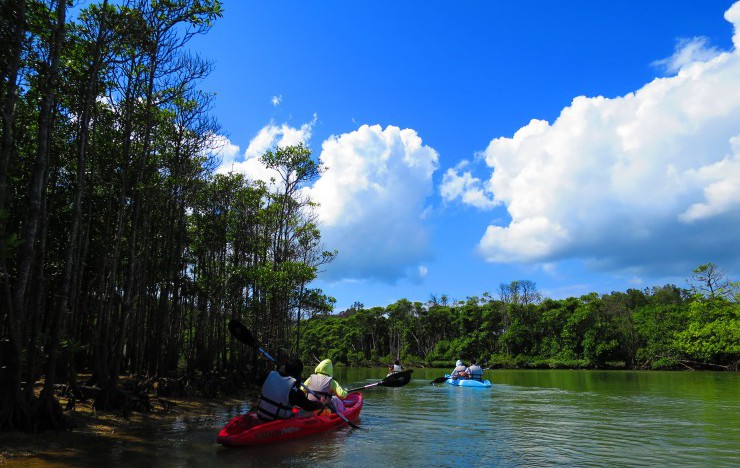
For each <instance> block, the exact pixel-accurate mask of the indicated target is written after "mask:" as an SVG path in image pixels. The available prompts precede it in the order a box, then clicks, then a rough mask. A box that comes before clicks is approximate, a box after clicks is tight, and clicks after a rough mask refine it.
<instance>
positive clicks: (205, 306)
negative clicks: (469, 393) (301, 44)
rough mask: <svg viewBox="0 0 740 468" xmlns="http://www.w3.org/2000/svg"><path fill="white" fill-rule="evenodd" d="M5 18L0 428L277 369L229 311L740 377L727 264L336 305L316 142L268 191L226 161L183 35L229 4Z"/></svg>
mask: <svg viewBox="0 0 740 468" xmlns="http://www.w3.org/2000/svg"><path fill="white" fill-rule="evenodd" d="M0 9H1V11H0V76H1V79H0V94H1V95H2V102H1V106H2V112H1V113H2V130H1V133H0V138H1V144H0V430H16V429H18V430H25V431H40V430H44V429H48V428H54V429H59V428H64V427H66V422H65V417H64V413H63V409H62V408H61V405H60V403H59V399H58V396H59V395H60V393H61V392H66V394H67V396H69V397H72V398H73V399H77V400H83V401H84V400H88V401H92V402H93V403H92V404H94V406H95V408H97V409H100V410H121V409H132V408H133V409H138V408H141V409H146V408H147V398H148V396H149V394H150V393H156V394H157V395H163V396H166V395H167V394H175V393H179V394H201V395H206V396H216V395H220V394H224V393H228V392H230V391H235V390H238V389H242V388H243V387H244V385H245V384H246V383H248V382H253V381H254V380H255V378H256V376H258V375H259V374H261V373H263V372H264V369H265V368H266V367H267V366H268V363H266V362H265V361H264V360H260V359H259V356H258V354H257V353H255V352H254V350H252V349H249V348H248V347H245V346H243V345H241V344H240V343H239V342H238V341H236V340H235V339H234V338H233V337H232V336H231V335H230V334H229V332H228V329H227V324H228V322H229V320H231V319H238V320H239V321H241V322H242V323H244V324H245V325H246V326H247V327H248V328H249V329H250V330H251V331H252V333H253V334H254V335H255V337H256V338H257V339H258V340H259V342H261V343H267V344H269V349H270V352H271V353H273V354H274V355H276V357H278V358H282V357H285V356H288V355H295V354H298V355H301V356H302V357H303V358H304V360H306V362H313V361H314V360H318V359H321V358H324V357H327V356H328V357H331V358H332V359H334V360H336V361H337V362H341V363H345V364H350V365H355V364H371V363H385V362H387V360H388V359H390V358H391V357H396V356H398V357H401V358H402V359H404V360H406V361H410V362H413V363H415V364H418V365H433V364H439V365H449V364H450V363H451V362H452V361H454V359H457V358H458V357H462V358H466V359H469V358H470V357H473V356H475V357H477V358H478V359H479V360H486V361H487V363H488V365H489V366H493V365H507V366H521V365H530V366H541V365H546V366H567V367H602V366H614V365H619V366H626V367H640V368H642V367H649V368H664V367H666V368H681V367H694V368H695V367H699V366H701V367H709V368H736V367H737V360H738V358H739V357H738V356H739V355H740V314H739V311H738V297H737V295H736V294H734V293H733V291H735V289H733V288H734V287H735V286H736V285H733V284H731V283H729V282H727V281H726V280H724V276H723V274H722V272H721V270H719V269H718V268H717V267H715V266H714V265H713V264H708V265H703V266H701V267H699V268H697V270H696V271H695V277H694V279H695V280H697V282H696V283H695V284H696V287H695V288H694V289H691V290H684V289H680V288H677V287H675V286H666V287H663V288H657V289H652V290H649V291H635V290H630V291H627V292H626V293H612V294H610V295H606V296H598V295H596V294H591V295H587V296H583V297H581V298H570V299H566V300H550V299H545V300H542V298H541V297H540V295H539V294H538V293H537V291H536V288H535V285H534V284H532V283H530V282H528V281H516V282H512V283H508V284H505V285H501V287H500V291H499V294H498V295H497V298H493V297H492V296H491V295H488V294H484V295H483V297H482V298H475V297H474V298H469V299H467V300H465V301H457V302H454V303H448V301H447V300H446V298H444V296H443V297H442V298H440V299H439V300H437V299H436V298H433V299H432V300H430V301H429V302H428V303H426V304H421V303H411V302H409V301H406V300H401V301H398V302H397V303H395V304H392V305H389V306H388V307H385V308H382V307H375V308H371V309H364V308H363V307H362V306H361V305H360V304H356V305H355V306H354V307H352V308H350V309H348V310H346V311H344V312H342V313H340V314H338V315H332V312H333V304H334V300H333V298H331V297H329V296H327V295H326V294H325V293H324V292H323V291H321V290H319V289H316V288H313V287H312V286H311V284H312V280H313V279H315V278H316V276H317V274H318V271H319V270H320V268H321V266H322V265H324V264H326V263H327V262H330V261H331V260H332V259H333V258H334V256H335V255H336V254H337V252H335V251H332V250H331V246H328V249H327V248H326V247H325V246H324V245H323V244H322V241H321V233H320V232H319V229H318V227H317V220H316V215H315V212H314V208H315V206H314V204H313V203H312V202H311V200H310V199H307V198H306V197H305V195H304V192H303V191H302V188H303V187H304V186H306V185H307V184H310V183H311V182H312V181H313V180H315V179H316V177H318V176H319V175H320V173H321V171H322V166H321V163H320V161H317V160H315V159H314V158H313V157H312V155H311V152H310V151H309V150H308V149H307V148H306V147H304V146H302V145H299V146H294V147H286V148H275V149H274V150H272V151H268V152H266V153H265V154H264V155H263V156H262V162H263V163H264V164H265V165H266V166H267V167H268V168H271V169H273V170H274V171H275V174H276V177H275V179H274V180H273V181H272V182H270V183H265V182H260V181H253V180H249V179H247V178H245V177H244V176H242V175H239V174H226V175H224V174H216V173H215V172H214V168H215V165H216V162H215V161H213V160H212V157H211V156H209V155H211V154H213V153H214V151H216V150H217V149H218V148H217V143H216V142H218V141H219V139H218V138H216V135H218V133H219V128H218V124H217V122H215V120H214V119H213V117H212V116H211V115H210V108H211V103H212V98H213V95H212V94H209V93H208V92H206V91H204V90H202V89H201V87H200V86H201V84H202V81H203V78H205V77H206V76H207V75H208V73H209V72H210V70H211V64H210V63H209V62H208V61H206V60H204V59H202V58H200V57H197V56H193V55H192V54H190V53H189V51H188V43H189V41H190V40H191V39H193V38H194V37H196V36H198V35H203V34H206V33H207V32H208V30H209V29H210V28H211V27H212V25H213V23H214V21H216V20H218V18H219V17H220V16H221V15H222V8H221V4H220V2H219V1H218V0H125V1H117V2H115V4H109V2H108V1H107V0H103V1H100V2H98V3H95V4H89V5H87V6H86V7H85V8H84V9H82V10H72V8H71V7H70V6H69V5H68V3H67V2H66V1H63V0H46V1H42V0H3V1H2V3H0ZM72 11H74V12H75V17H74V18H71V17H70V15H71V12H72ZM340 254H341V253H340ZM137 405H138V406H137Z"/></svg>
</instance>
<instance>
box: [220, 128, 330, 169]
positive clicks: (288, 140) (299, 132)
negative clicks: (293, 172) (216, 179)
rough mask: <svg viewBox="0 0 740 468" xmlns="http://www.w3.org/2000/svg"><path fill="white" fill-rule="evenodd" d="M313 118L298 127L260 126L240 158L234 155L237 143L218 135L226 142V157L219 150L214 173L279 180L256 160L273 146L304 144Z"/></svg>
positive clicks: (237, 148) (236, 150) (237, 151)
mask: <svg viewBox="0 0 740 468" xmlns="http://www.w3.org/2000/svg"><path fill="white" fill-rule="evenodd" d="M316 120H317V116H316V115H315V114H314V116H313V119H312V120H311V121H310V122H308V123H305V124H303V125H301V126H300V128H295V127H291V126H290V125H288V124H286V123H283V124H280V125H277V124H275V123H272V122H271V123H269V124H267V125H265V126H264V127H262V128H261V129H260V131H259V132H257V135H255V136H254V137H253V138H252V139H251V140H250V141H249V146H248V147H247V149H246V151H245V152H244V154H243V155H241V157H239V155H238V153H239V147H238V146H237V145H234V144H233V143H231V142H230V141H228V139H226V137H219V138H221V139H223V140H224V141H226V142H227V144H226V145H225V148H227V149H228V156H227V155H226V153H224V152H222V153H221V155H222V157H223V159H222V161H221V164H220V165H219V166H218V168H216V172H217V173H220V174H225V173H228V172H237V173H241V174H244V175H246V176H247V177H249V178H250V179H252V180H262V181H264V182H270V179H272V178H275V179H276V180H279V177H278V174H277V172H276V171H274V170H272V169H268V168H267V167H265V165H264V164H262V162H261V161H260V156H262V155H263V154H265V152H267V151H268V150H274V149H275V148H277V147H285V146H292V145H297V144H299V143H304V144H306V143H308V141H309V140H310V139H311V131H312V129H313V126H314V125H315V124H316Z"/></svg>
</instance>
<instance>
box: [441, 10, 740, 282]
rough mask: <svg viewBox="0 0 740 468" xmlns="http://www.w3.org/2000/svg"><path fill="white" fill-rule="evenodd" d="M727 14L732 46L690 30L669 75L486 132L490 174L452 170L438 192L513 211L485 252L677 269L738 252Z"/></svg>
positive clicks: (739, 197)
mask: <svg viewBox="0 0 740 468" xmlns="http://www.w3.org/2000/svg"><path fill="white" fill-rule="evenodd" d="M725 18H726V19H727V20H728V21H731V22H732V23H733V24H734V26H735V35H734V37H733V42H734V44H735V48H734V50H732V51H730V52H719V51H717V50H715V49H711V48H708V47H707V44H706V42H705V41H703V40H691V41H686V42H684V43H683V46H684V47H683V48H682V49H679V50H677V52H676V54H674V56H673V57H672V58H671V59H668V60H666V61H665V62H664V63H665V64H666V65H667V66H668V67H669V68H670V67H676V71H677V74H676V75H674V76H670V77H665V78H659V79H655V80H654V81H652V82H650V83H648V84H646V85H645V86H643V87H642V88H641V89H638V90H636V91H635V92H634V93H630V94H627V95H625V96H622V97H618V98H615V99H607V98H604V97H593V98H588V97H584V96H579V97H576V98H575V99H574V100H573V102H572V103H571V104H570V106H569V107H567V108H565V109H563V110H562V112H561V114H560V116H559V117H558V118H557V119H556V120H555V122H553V123H552V124H550V123H548V122H545V121H542V120H532V121H531V122H530V123H529V124H528V125H526V126H524V127H522V128H521V129H519V130H518V131H517V132H516V133H515V134H514V136H513V137H511V138H508V137H501V138H496V139H494V140H492V141H491V142H490V144H489V145H488V148H487V149H486V150H485V158H486V163H487V164H488V166H489V167H490V168H491V169H492V170H493V172H492V174H491V176H490V179H489V180H488V181H487V185H486V184H484V183H483V182H481V181H479V180H477V179H475V178H473V177H472V175H470V174H468V173H463V174H462V175H460V174H459V170H454V171H448V173H447V174H446V175H445V186H446V188H447V192H444V191H443V192H442V194H443V196H445V197H446V198H450V199H454V198H459V199H461V200H462V201H463V202H465V203H469V204H471V205H476V206H479V207H484V208H485V207H488V205H492V204H494V203H498V204H502V205H503V206H505V207H506V209H507V210H508V212H509V214H510V216H511V221H510V222H509V223H508V224H507V225H491V226H488V228H487V229H486V231H485V234H484V235H483V237H482V239H481V241H480V243H479V251H480V253H481V254H482V255H483V256H484V257H485V258H486V259H487V260H490V261H496V262H518V261H525V262H550V261H557V260H559V259H562V258H567V257H577V258H583V259H586V260H588V261H590V262H591V264H592V265H593V266H595V267H597V268H629V267H635V266H637V265H645V264H647V265H648V267H647V268H648V269H649V268H654V269H656V270H658V269H664V270H666V269H671V268H673V270H674V271H676V270H678V269H679V268H683V272H685V271H686V270H685V268H686V264H682V265H681V266H680V267H679V266H678V265H677V263H678V262H687V264H688V265H689V267H691V266H692V265H693V266H695V265H697V264H699V263H705V262H707V261H717V260H722V261H723V262H729V263H733V264H737V263H738V262H740V250H738V249H737V245H736V240H737V232H738V227H739V226H740V224H739V220H740V189H739V188H738V187H740V144H739V143H738V142H739V141H740V53H739V52H738V48H739V46H740V35H739V34H740V33H739V32H738V30H739V29H740V2H738V3H736V4H735V5H733V7H732V8H730V10H728V11H727V13H726V14H725ZM484 189H485V190H486V191H487V190H488V189H490V190H491V191H492V192H493V194H494V196H493V198H492V199H490V200H489V198H487V197H486V198H484V197H483V195H485V194H486V192H485V191H484ZM468 192H471V193H473V194H475V193H480V195H479V196H472V197H470V198H468V199H466V198H465V196H464V194H466V193H468ZM481 200H486V201H485V202H481ZM664 272H665V273H669V271H664Z"/></svg>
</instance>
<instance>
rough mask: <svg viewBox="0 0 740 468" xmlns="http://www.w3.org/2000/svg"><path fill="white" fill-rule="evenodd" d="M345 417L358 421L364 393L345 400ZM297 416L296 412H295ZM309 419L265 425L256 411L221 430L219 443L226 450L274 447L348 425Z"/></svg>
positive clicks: (329, 417)
mask: <svg viewBox="0 0 740 468" xmlns="http://www.w3.org/2000/svg"><path fill="white" fill-rule="evenodd" d="M344 406H345V411H344V412H343V413H342V415H343V416H344V417H345V418H347V419H348V420H350V421H353V420H355V419H357V417H358V416H359V415H360V411H361V410H362V393H360V392H357V393H350V394H349V395H347V399H346V400H344ZM294 411H295V412H297V411H298V410H297V409H294ZM325 413H327V414H323V413H322V415H321V416H318V415H314V416H311V417H308V418H289V419H278V420H275V421H270V422H264V421H261V420H260V419H259V418H257V414H256V413H255V412H254V411H250V412H249V413H247V414H243V415H241V416H237V417H235V418H234V419H232V420H231V421H229V423H228V424H227V425H226V426H224V428H223V429H221V432H219V433H218V438H217V439H216V442H218V443H219V444H221V445H224V446H226V447H241V446H250V445H263V444H271V443H274V442H283V441H286V440H292V439H299V438H301V437H306V436H310V435H313V434H318V433H319V432H325V431H328V430H330V429H334V428H336V427H341V426H344V425H346V424H347V423H346V422H345V421H344V420H343V419H342V418H340V417H339V416H338V415H336V414H335V413H329V412H328V411H325Z"/></svg>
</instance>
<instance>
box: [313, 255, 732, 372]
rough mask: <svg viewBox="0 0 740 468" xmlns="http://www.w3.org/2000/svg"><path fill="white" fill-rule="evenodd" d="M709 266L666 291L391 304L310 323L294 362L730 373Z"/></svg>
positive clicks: (719, 290)
mask: <svg viewBox="0 0 740 468" xmlns="http://www.w3.org/2000/svg"><path fill="white" fill-rule="evenodd" d="M737 286H738V285H737V283H733V282H731V281H729V280H728V279H727V277H726V274H725V273H724V272H723V271H722V270H721V269H720V268H719V267H717V266H716V265H714V264H712V263H709V264H706V265H701V266H700V267H698V268H696V269H695V270H694V271H693V274H692V277H691V279H690V287H689V288H687V289H684V288H679V287H677V286H674V285H667V286H663V287H656V288H649V289H646V290H642V291H641V290H636V289H630V290H627V291H626V292H612V293H611V294H604V295H598V294H596V293H591V294H587V295H584V296H581V297H579V298H575V297H571V298H568V299H562V300H553V299H544V300H543V299H542V297H541V295H540V293H539V292H538V291H537V289H536V285H535V284H534V283H533V282H531V281H526V280H525V281H513V282H511V283H502V284H500V285H499V291H498V294H497V297H496V298H494V297H492V296H491V295H490V294H487V293H486V294H484V295H483V297H470V298H467V299H466V300H463V301H454V302H453V303H448V302H450V301H449V300H448V299H447V297H446V296H444V295H442V296H440V297H439V298H437V297H432V298H431V299H430V300H429V301H428V302H427V303H421V302H410V301H408V300H405V299H403V300H400V301H397V302H396V303H394V304H391V305H389V306H387V307H385V308H384V307H373V308H370V309H365V308H364V307H363V306H362V304H359V303H356V304H355V305H354V306H353V307H351V308H350V309H348V310H346V311H344V312H342V313H341V314H339V315H328V314H323V315H317V316H316V317H314V318H312V319H311V320H310V321H309V322H308V324H307V326H306V330H305V332H304V338H303V357H304V359H306V360H309V361H314V360H316V359H318V358H320V357H322V356H326V355H328V357H330V358H332V359H333V360H335V361H337V362H343V363H347V364H349V365H373V364H379V363H384V364H387V363H388V362H391V361H392V360H393V359H396V358H400V359H402V360H403V361H405V362H406V363H410V364H416V365H428V366H434V367H449V366H452V363H454V362H455V360H457V359H461V358H462V359H463V360H464V361H469V360H470V359H473V358H475V359H477V360H478V362H483V363H485V364H486V366H487V367H491V368H495V367H528V368H630V369H714V370H722V369H734V370H737V367H738V364H739V363H740V362H739V361H740V304H739V299H740V294H739V293H738V288H737Z"/></svg>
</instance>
